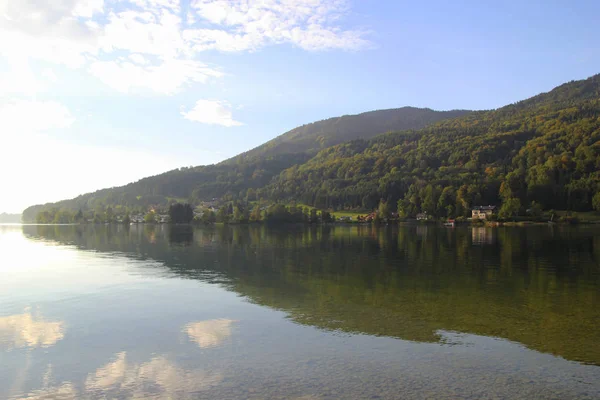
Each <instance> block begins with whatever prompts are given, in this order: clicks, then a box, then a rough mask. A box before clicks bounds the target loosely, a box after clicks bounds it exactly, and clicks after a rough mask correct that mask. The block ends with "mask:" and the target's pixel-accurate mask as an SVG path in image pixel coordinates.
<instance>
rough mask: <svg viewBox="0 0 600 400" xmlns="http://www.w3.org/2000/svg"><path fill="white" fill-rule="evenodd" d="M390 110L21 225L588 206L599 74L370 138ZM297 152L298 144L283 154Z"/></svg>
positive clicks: (62, 205)
mask: <svg viewBox="0 0 600 400" xmlns="http://www.w3.org/2000/svg"><path fill="white" fill-rule="evenodd" d="M400 110H408V111H414V110H419V109H400ZM392 111H394V110H388V111H378V112H374V113H366V114H361V115H358V116H350V117H342V118H339V119H332V120H326V121H322V122H320V123H316V124H311V125H307V126H304V127H301V128H298V130H297V131H296V132H295V133H294V131H292V132H290V133H288V134H286V135H283V136H282V137H281V138H283V137H285V138H287V139H286V140H287V141H286V143H293V142H294V140H295V139H297V138H301V139H302V138H304V139H306V138H314V137H313V136H314V135H317V136H316V137H324V136H319V134H320V132H330V133H328V134H327V135H325V136H327V137H331V138H334V139H332V140H338V139H339V138H341V137H342V136H343V137H344V138H347V139H348V138H352V137H353V135H358V133H357V132H359V131H360V132H363V133H362V134H361V135H360V139H356V140H351V141H346V142H343V143H339V144H336V145H334V146H330V147H327V148H324V149H322V150H320V151H319V152H317V153H314V154H311V152H313V151H316V150H317V147H318V146H316V147H315V146H312V145H311V146H309V147H302V146H299V147H298V146H296V147H293V148H292V147H289V148H287V147H285V146H283V147H281V146H279V145H278V144H277V143H279V142H278V140H280V139H275V140H274V141H271V142H269V143H267V144H266V145H265V146H264V147H261V148H258V149H255V151H251V152H248V153H245V154H242V155H240V156H238V157H235V158H233V159H230V160H227V161H225V162H223V163H220V164H217V165H211V166H203V167H193V168H180V169H177V170H174V171H170V172H167V173H165V174H161V175H157V176H154V177H149V178H145V179H142V180H140V181H138V182H135V183H132V184H129V185H126V186H123V187H120V188H112V189H105V190H101V191H98V192H95V193H91V194H86V195H82V196H79V197H78V198H76V199H73V200H67V201H63V202H59V203H55V204H47V205H43V206H34V207H30V208H29V209H27V210H26V211H25V212H24V220H25V221H34V220H35V219H36V215H37V214H38V213H39V212H40V211H44V210H49V209H55V211H56V210H60V209H66V210H70V212H71V213H74V212H77V211H78V210H83V211H84V212H85V211H89V210H97V211H99V212H102V211H105V210H106V208H107V207H112V208H114V209H118V210H117V212H120V211H122V210H125V211H126V212H133V211H143V210H145V209H147V208H148V207H150V206H156V205H158V206H166V205H167V204H169V203H172V202H176V201H184V202H190V203H192V204H198V203H200V202H201V201H210V200H212V199H213V198H217V199H220V200H221V201H230V200H238V201H240V200H243V201H245V202H249V201H250V202H252V201H256V200H262V201H263V203H267V204H269V203H275V202H284V203H289V202H290V201H292V200H295V201H296V202H298V203H302V204H305V205H309V206H313V207H317V208H319V209H328V210H340V209H361V210H362V211H367V210H369V211H370V210H373V209H375V208H376V207H378V205H379V204H380V203H381V202H384V203H385V204H386V205H387V207H388V208H389V209H390V210H391V211H394V210H396V209H397V210H398V212H399V214H400V216H401V217H402V216H414V215H416V214H417V213H419V212H427V213H428V214H430V215H436V216H438V217H459V216H468V215H469V213H470V209H471V207H472V206H474V205H488V204H493V205H497V206H501V210H500V212H501V214H502V215H504V216H511V215H515V214H519V213H524V212H526V210H528V209H530V210H540V209H546V210H549V209H560V210H573V211H588V210H591V209H597V210H600V184H599V182H598V170H599V169H600V168H599V167H600V158H599V155H600V154H599V153H598V146H599V144H598V140H599V137H598V135H599V129H600V120H599V117H600V75H596V76H593V77H591V78H589V79H586V80H582V81H575V82H569V83H567V84H564V85H561V86H559V87H557V88H555V89H554V90H552V91H550V92H548V93H543V94H540V95H538V96H535V97H533V98H531V99H528V100H524V101H521V102H518V103H515V104H511V105H508V106H506V107H503V108H500V109H497V110H491V111H478V112H471V113H468V114H467V115H463V116H462V117H458V118H453V119H445V120H442V121H439V122H437V123H436V124H434V125H431V126H428V127H426V128H423V129H419V130H416V129H413V130H401V131H398V132H390V133H385V134H381V135H378V136H375V137H373V136H374V135H375V132H377V131H378V130H380V129H383V128H384V127H385V124H387V123H389V121H390V118H388V117H389V115H388V114H390V115H395V114H394V113H393V112H392ZM396 111H398V110H396ZM429 111H430V110H429ZM429 111H427V110H425V111H423V110H420V111H419V112H425V114H427V113H428V112H429ZM434 113H435V112H434ZM450 113H452V112H450ZM459 113H460V111H459ZM410 115H412V117H411V118H413V119H411V118H408V119H407V121H413V122H414V121H415V118H416V117H415V115H417V114H410ZM435 115H437V116H439V115H441V114H435ZM446 115H447V116H449V114H446ZM378 116H379V117H381V118H382V121H378V119H377V117H378ZM394 118H397V115H396V116H395V117H394ZM391 120H394V119H393V118H392V119H391ZM336 121H337V122H336ZM398 121H399V120H398ZM320 124H321V125H320ZM323 124H325V125H323ZM338 125H339V126H338ZM319 126H327V127H329V128H330V129H331V130H328V131H326V130H324V129H325V128H323V130H319V129H320V128H318V127H319ZM335 126H337V127H338V128H339V130H335V129H334V128H333V127H335ZM369 127H371V128H369ZM309 128H310V129H309ZM336 129H337V128H336ZM344 130H347V133H346V134H344V135H342V133H344ZM331 132H333V133H331ZM311 135H313V136H311ZM340 135H342V136H340ZM369 138H370V139H369ZM304 139H302V140H304ZM307 140H308V139H307ZM311 140H312V139H310V140H309V142H310V141H311ZM319 140H320V139H319ZM322 142H323V143H325V142H327V141H326V140H322ZM307 143H308V142H307ZM311 143H312V142H311ZM286 146H287V145H286ZM302 149H303V150H306V151H304V152H302V151H301V152H295V151H300V150H302ZM259 150H260V151H259ZM283 151H287V152H283ZM54 214H56V212H55V213H54Z"/></svg>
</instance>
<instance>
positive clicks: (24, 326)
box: [0, 311, 64, 350]
mask: <svg viewBox="0 0 600 400" xmlns="http://www.w3.org/2000/svg"><path fill="white" fill-rule="evenodd" d="M63 337H64V323H63V322H62V321H47V320H45V319H44V318H42V317H40V316H39V315H32V314H31V313H30V312H29V311H26V312H25V313H23V314H17V315H9V316H8V317H1V318H0V349H2V350H11V349H17V348H21V347H29V348H36V347H50V346H53V345H55V344H56V342H58V341H59V340H62V338H63Z"/></svg>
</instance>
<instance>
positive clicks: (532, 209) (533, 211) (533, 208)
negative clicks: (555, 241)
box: [528, 201, 542, 217]
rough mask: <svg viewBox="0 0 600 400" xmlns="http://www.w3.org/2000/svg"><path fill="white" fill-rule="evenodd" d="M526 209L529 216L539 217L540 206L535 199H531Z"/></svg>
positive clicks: (540, 213) (540, 212)
mask: <svg viewBox="0 0 600 400" xmlns="http://www.w3.org/2000/svg"><path fill="white" fill-rule="evenodd" d="M528 211H529V214H530V215H531V216H534V217H539V216H540V215H542V206H541V205H540V203H538V202H537V201H532V202H531V205H530V206H529V210H528Z"/></svg>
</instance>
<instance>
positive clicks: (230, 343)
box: [0, 225, 600, 399]
mask: <svg viewBox="0 0 600 400" xmlns="http://www.w3.org/2000/svg"><path fill="white" fill-rule="evenodd" d="M148 397H150V398H207V399H217V398H218V399H229V398H231V399H237V398H244V399H245V398H248V399H265V398H273V399H280V398H281V399H289V398H295V399H334V398H344V399H352V398H356V399H363V398H389V399H396V398H398V399H410V398H419V399H421V398H432V399H443V398H448V399H456V398H472V399H480V398H500V399H503V398H505V399H518V398H523V399H531V398H543V399H547V398H556V399H569V398H578V399H580V398H583V399H585V398H589V399H597V398H600V229H598V228H587V227H582V228H575V229H573V228H563V227H533V228H496V229H490V228H456V229H451V228H438V227H432V226H422V225H420V226H403V227H399V228H381V229H375V228H372V227H364V226H363V227H357V226H354V227H344V226H336V227H331V228H328V227H324V228H302V227H288V228H284V229H268V228H266V227H247V226H241V227H208V228H195V229H194V228H191V227H174V228H169V227H167V226H157V227H151V226H139V227H136V226H132V227H130V228H129V227H122V226H119V227H110V226H104V225H102V226H22V227H21V226H0V398H10V399H18V398H30V399H39V398H61V399H80V398H90V399H103V398H148Z"/></svg>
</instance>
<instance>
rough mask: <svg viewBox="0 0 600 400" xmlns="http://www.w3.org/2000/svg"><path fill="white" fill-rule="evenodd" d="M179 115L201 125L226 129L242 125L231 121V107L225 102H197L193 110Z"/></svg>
mask: <svg viewBox="0 0 600 400" xmlns="http://www.w3.org/2000/svg"><path fill="white" fill-rule="evenodd" d="M181 115H183V117H184V118H185V119H188V120H190V121H194V122H201V123H203V124H210V125H221V126H226V127H232V126H241V125H243V124H242V123H241V122H238V121H236V120H234V119H233V114H232V112H231V105H230V104H229V103H228V102H226V101H218V100H198V101H197V102H196V105H195V106H194V108H192V109H191V110H189V111H182V112H181Z"/></svg>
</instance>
